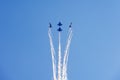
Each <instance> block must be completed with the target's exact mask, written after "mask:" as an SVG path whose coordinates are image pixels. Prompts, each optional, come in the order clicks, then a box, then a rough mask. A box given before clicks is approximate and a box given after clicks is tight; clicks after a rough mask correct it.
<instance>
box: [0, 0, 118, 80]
mask: <svg viewBox="0 0 120 80" xmlns="http://www.w3.org/2000/svg"><path fill="white" fill-rule="evenodd" d="M59 21H62V23H63V24H64V25H63V26H64V28H63V29H65V28H66V27H67V25H69V23H70V22H71V21H72V22H73V33H74V36H73V39H72V43H71V48H70V56H69V63H68V79H69V80H120V0H0V80H52V64H51V54H50V46H49V38H48V34H47V31H48V23H49V22H51V23H52V24H53V25H54V29H55V28H56V24H57V23H58V22H59ZM63 32H64V31H63ZM53 33H57V32H56V31H55V30H54V31H53ZM62 38H63V39H65V37H62ZM55 47H56V48H57V46H55Z"/></svg>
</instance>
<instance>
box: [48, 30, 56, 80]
mask: <svg viewBox="0 0 120 80" xmlns="http://www.w3.org/2000/svg"><path fill="white" fill-rule="evenodd" d="M48 36H49V39H50V46H51V56H52V65H53V79H54V80H57V78H56V61H55V49H54V46H53V40H52V36H51V29H50V28H49V30H48Z"/></svg>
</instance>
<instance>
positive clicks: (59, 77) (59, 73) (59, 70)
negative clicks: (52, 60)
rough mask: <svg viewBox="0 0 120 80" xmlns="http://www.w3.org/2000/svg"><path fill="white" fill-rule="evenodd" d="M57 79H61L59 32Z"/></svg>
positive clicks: (59, 36)
mask: <svg viewBox="0 0 120 80" xmlns="http://www.w3.org/2000/svg"><path fill="white" fill-rule="evenodd" d="M58 38H59V39H58V40H59V41H58V43H59V44H58V45H59V47H58V80H61V67H62V64H61V33H60V32H59V35H58Z"/></svg>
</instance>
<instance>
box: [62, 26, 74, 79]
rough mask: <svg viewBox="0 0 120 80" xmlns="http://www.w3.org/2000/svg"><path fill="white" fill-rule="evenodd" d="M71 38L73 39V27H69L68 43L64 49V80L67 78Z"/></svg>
mask: <svg viewBox="0 0 120 80" xmlns="http://www.w3.org/2000/svg"><path fill="white" fill-rule="evenodd" d="M71 39H72V30H71V28H69V33H68V40H67V44H66V49H65V51H64V58H63V69H62V80H67V62H68V56H69V47H70V43H71Z"/></svg>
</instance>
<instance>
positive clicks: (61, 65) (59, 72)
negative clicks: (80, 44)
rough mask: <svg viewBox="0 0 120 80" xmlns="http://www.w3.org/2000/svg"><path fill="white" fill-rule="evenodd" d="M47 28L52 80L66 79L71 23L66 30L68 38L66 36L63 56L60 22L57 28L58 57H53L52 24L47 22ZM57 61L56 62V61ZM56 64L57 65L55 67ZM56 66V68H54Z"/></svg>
mask: <svg viewBox="0 0 120 80" xmlns="http://www.w3.org/2000/svg"><path fill="white" fill-rule="evenodd" d="M49 24H50V26H49V30H48V36H49V39H50V47H51V56H52V65H53V80H68V78H67V63H68V56H69V47H70V43H71V39H72V28H71V25H72V23H71V24H70V25H69V30H68V38H67V43H66V47H65V50H64V56H63V58H62V56H61V55H62V51H61V31H62V29H61V26H62V24H61V22H59V23H58V26H59V28H58V29H57V30H58V54H57V55H58V59H56V58H55V49H54V45H53V40H52V33H51V28H52V25H51V23H49ZM56 61H57V63H56ZM56 65H57V67H56ZM56 68H57V69H56Z"/></svg>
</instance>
